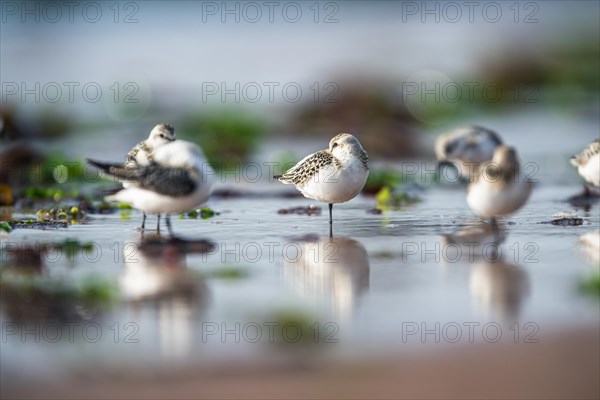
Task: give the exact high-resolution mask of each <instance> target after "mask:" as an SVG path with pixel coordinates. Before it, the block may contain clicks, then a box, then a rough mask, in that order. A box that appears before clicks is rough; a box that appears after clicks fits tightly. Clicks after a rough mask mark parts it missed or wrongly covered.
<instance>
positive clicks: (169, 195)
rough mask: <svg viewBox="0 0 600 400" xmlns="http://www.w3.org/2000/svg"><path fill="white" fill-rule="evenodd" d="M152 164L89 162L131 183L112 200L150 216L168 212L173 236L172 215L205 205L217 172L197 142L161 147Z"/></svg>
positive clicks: (107, 198) (175, 143)
mask: <svg viewBox="0 0 600 400" xmlns="http://www.w3.org/2000/svg"><path fill="white" fill-rule="evenodd" d="M153 158H154V159H153V161H152V162H151V163H150V164H148V165H142V166H138V167H125V165H124V164H118V163H117V164H115V163H106V162H100V161H94V160H89V159H88V160H87V161H88V162H89V163H90V164H92V165H94V166H96V167H98V168H100V169H101V170H102V171H103V172H104V173H106V174H108V175H111V176H113V177H116V178H118V179H122V180H126V181H130V182H131V184H130V185H128V187H126V188H124V189H123V190H121V191H119V192H117V193H115V194H114V195H112V196H108V197H106V200H108V201H120V202H123V203H127V204H131V205H132V206H133V207H134V208H136V209H138V210H141V211H143V212H146V213H165V214H167V217H166V224H167V228H168V229H169V233H171V234H172V233H173V232H172V229H171V221H170V219H169V215H168V214H171V213H178V212H183V211H187V210H190V209H192V208H195V207H198V206H200V205H202V204H204V203H205V202H206V201H207V200H208V197H209V195H210V192H211V188H212V181H213V179H212V175H213V171H212V168H211V167H210V165H209V164H208V163H207V162H206V160H205V158H204V156H203V154H202V151H201V150H200V148H199V147H198V146H196V145H195V144H194V143H191V142H187V141H185V140H176V141H173V142H170V143H167V144H164V145H162V146H160V147H158V148H157V149H156V150H155V151H154V157H153Z"/></svg>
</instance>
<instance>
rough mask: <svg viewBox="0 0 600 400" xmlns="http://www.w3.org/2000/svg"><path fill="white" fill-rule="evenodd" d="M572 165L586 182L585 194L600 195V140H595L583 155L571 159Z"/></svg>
mask: <svg viewBox="0 0 600 400" xmlns="http://www.w3.org/2000/svg"><path fill="white" fill-rule="evenodd" d="M571 164H573V166H574V167H576V168H577V171H578V172H579V175H581V177H582V178H583V179H584V180H585V185H584V187H585V194H586V195H590V194H594V195H600V139H596V140H594V141H593V142H592V143H590V144H589V145H588V146H587V147H586V148H585V149H584V150H583V151H582V152H581V153H579V154H577V155H576V156H573V157H571Z"/></svg>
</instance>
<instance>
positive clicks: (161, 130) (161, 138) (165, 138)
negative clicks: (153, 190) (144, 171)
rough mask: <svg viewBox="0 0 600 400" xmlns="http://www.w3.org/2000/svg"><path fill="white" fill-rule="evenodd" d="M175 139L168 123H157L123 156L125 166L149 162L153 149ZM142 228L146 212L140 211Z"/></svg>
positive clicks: (125, 183) (126, 184) (158, 222)
mask: <svg viewBox="0 0 600 400" xmlns="http://www.w3.org/2000/svg"><path fill="white" fill-rule="evenodd" d="M173 140H175V129H174V128H173V127H172V126H171V125H169V124H162V123H161V124H158V125H156V126H155V127H154V128H153V129H152V130H151V131H150V135H149V136H148V139H146V140H142V141H141V142H139V143H138V144H136V145H135V146H134V147H133V148H132V149H131V150H130V151H129V153H127V156H126V157H125V164H124V166H125V167H126V168H137V167H140V166H144V165H148V164H150V163H151V162H152V161H153V159H154V155H153V153H154V150H156V149H157V148H158V147H160V146H162V145H163V144H166V143H170V142H172V141H173ZM131 184H132V182H129V181H124V182H123V187H124V188H127V187H129V186H130V185H131ZM142 214H143V219H142V230H143V229H144V228H145V225H146V213H145V212H142ZM157 218H158V219H157V221H156V230H157V231H158V230H159V229H160V214H158V215H157Z"/></svg>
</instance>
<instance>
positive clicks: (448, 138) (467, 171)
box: [435, 125, 502, 181]
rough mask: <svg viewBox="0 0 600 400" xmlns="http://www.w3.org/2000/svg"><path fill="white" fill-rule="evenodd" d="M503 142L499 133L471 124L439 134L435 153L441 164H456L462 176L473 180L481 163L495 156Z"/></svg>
mask: <svg viewBox="0 0 600 400" xmlns="http://www.w3.org/2000/svg"><path fill="white" fill-rule="evenodd" d="M501 144H502V139H500V136H498V134H497V133H496V132H494V131H492V130H490V129H487V128H483V127H481V126H477V125H469V126H465V127H461V128H457V129H454V130H452V131H450V132H448V133H445V134H442V135H440V136H438V138H437V139H436V141H435V155H436V157H437V159H438V162H439V163H440V165H443V164H445V163H448V164H452V165H454V166H455V167H456V168H457V170H458V172H459V174H460V176H461V177H462V178H464V179H466V180H469V181H470V180H471V179H473V178H474V177H475V175H476V174H477V171H478V169H479V165H480V164H481V163H483V162H486V161H489V160H491V159H492V157H493V156H494V150H495V149H496V147H498V146H500V145H501Z"/></svg>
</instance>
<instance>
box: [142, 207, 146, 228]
mask: <svg viewBox="0 0 600 400" xmlns="http://www.w3.org/2000/svg"><path fill="white" fill-rule="evenodd" d="M142 215H143V217H142V230H144V229H145V227H146V213H145V212H143V211H142Z"/></svg>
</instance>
